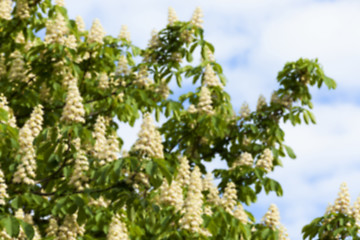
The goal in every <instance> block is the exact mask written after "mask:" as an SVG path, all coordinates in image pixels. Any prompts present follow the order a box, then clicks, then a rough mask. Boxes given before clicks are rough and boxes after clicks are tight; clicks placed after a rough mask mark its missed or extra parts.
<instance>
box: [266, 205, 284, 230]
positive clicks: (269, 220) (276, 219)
mask: <svg viewBox="0 0 360 240" xmlns="http://www.w3.org/2000/svg"><path fill="white" fill-rule="evenodd" d="M261 221H262V222H263V223H264V224H265V225H266V226H268V227H270V228H272V229H273V230H275V229H276V228H277V227H279V226H280V213H279V209H278V208H277V206H276V205H275V204H271V205H270V207H269V210H268V211H267V212H266V214H265V215H264V217H263V218H262V220H261Z"/></svg>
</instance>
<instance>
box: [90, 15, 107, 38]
mask: <svg viewBox="0 0 360 240" xmlns="http://www.w3.org/2000/svg"><path fill="white" fill-rule="evenodd" d="M104 36H105V31H104V29H103V27H102V25H101V23H100V20H99V19H95V20H94V22H93V24H92V26H91V29H90V33H89V38H88V41H89V43H93V42H96V43H100V44H103V43H104V41H103V38H104Z"/></svg>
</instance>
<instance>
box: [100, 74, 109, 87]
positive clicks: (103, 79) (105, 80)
mask: <svg viewBox="0 0 360 240" xmlns="http://www.w3.org/2000/svg"><path fill="white" fill-rule="evenodd" d="M99 88H100V89H103V90H105V89H108V88H109V77H108V75H107V74H106V73H104V72H102V73H100V75H99Z"/></svg>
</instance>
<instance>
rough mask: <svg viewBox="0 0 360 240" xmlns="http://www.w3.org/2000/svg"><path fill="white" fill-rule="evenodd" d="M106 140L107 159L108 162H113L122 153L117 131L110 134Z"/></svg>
mask: <svg viewBox="0 0 360 240" xmlns="http://www.w3.org/2000/svg"><path fill="white" fill-rule="evenodd" d="M106 142H107V147H106V160H107V162H113V161H115V160H116V159H118V157H119V154H120V149H119V140H118V139H117V135H116V132H115V133H113V134H112V135H110V136H109V138H108V139H107V141H106Z"/></svg>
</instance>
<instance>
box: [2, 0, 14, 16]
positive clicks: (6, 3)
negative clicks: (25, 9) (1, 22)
mask: <svg viewBox="0 0 360 240" xmlns="http://www.w3.org/2000/svg"><path fill="white" fill-rule="evenodd" d="M11 5H12V1H11V0H0V18H2V19H5V20H11V10H12V6H11Z"/></svg>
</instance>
